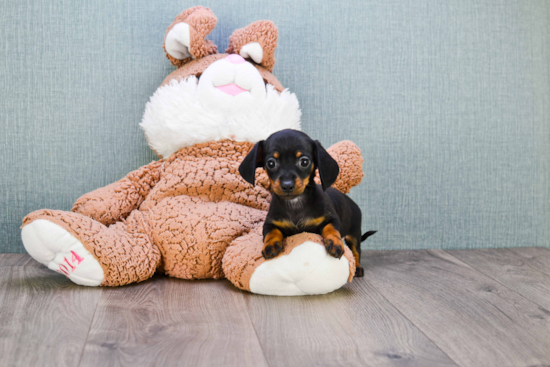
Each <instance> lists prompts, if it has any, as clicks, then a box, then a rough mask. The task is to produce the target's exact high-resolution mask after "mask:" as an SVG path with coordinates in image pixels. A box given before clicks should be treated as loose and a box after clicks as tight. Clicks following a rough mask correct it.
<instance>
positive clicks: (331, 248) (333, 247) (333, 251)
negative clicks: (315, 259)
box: [323, 236, 344, 259]
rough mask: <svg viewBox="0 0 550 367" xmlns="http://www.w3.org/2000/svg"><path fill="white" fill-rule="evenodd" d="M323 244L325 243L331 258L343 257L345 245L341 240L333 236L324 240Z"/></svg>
mask: <svg viewBox="0 0 550 367" xmlns="http://www.w3.org/2000/svg"><path fill="white" fill-rule="evenodd" d="M323 242H324V243H325V248H326V249H327V252H328V254H329V255H330V256H332V257H335V258H337V259H339V258H341V257H342V255H343V254H344V244H343V243H342V240H341V239H339V238H337V237H332V236H331V237H328V238H325V239H323Z"/></svg>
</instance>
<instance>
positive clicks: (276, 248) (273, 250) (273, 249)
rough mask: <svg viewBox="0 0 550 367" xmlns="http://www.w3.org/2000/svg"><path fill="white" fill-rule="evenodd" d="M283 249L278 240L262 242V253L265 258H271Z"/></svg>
mask: <svg viewBox="0 0 550 367" xmlns="http://www.w3.org/2000/svg"><path fill="white" fill-rule="evenodd" d="M281 251H283V244H282V242H280V241H269V242H266V243H264V248H263V250H262V255H263V256H264V258H265V259H266V260H269V259H273V258H274V257H276V256H277V255H279V253H280V252H281Z"/></svg>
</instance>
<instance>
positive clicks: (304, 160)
mask: <svg viewBox="0 0 550 367" xmlns="http://www.w3.org/2000/svg"><path fill="white" fill-rule="evenodd" d="M300 166H302V167H304V168H305V167H307V166H309V158H306V157H303V158H300Z"/></svg>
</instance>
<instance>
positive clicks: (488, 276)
mask: <svg viewBox="0 0 550 367" xmlns="http://www.w3.org/2000/svg"><path fill="white" fill-rule="evenodd" d="M443 251H444V252H445V253H447V254H448V255H449V256H452V257H454V258H455V259H457V260H458V261H460V262H463V263H464V264H466V265H468V266H469V267H471V268H472V269H474V270H476V271H477V272H478V273H480V274H483V275H485V276H486V277H487V278H490V279H492V280H494V281H495V282H497V283H499V284H500V285H502V286H503V287H505V288H506V289H508V290H509V291H511V292H514V293H515V294H517V295H519V296H520V297H522V298H523V299H525V300H527V301H528V302H531V303H533V304H535V305H537V306H539V307H540V308H541V309H542V310H545V311H546V313H549V314H550V310H548V309H547V308H546V307H544V306H542V305H540V304H539V303H538V302H536V301H534V300H532V299H529V298H527V297H525V296H524V295H523V294H521V293H519V292H518V291H516V290H514V289H512V288H510V286H508V285H507V284H504V283H502V282H501V281H500V280H498V279H497V278H495V277H493V276H491V275H489V274H486V273H485V272H483V271H482V270H480V269H478V268H477V267H475V266H474V265H472V264H470V263H468V262H466V260H462V259H459V258H457V257H456V256H454V255H452V254H450V253H449V252H448V251H447V250H443ZM514 254H516V252H514ZM523 258H525V257H523ZM530 267H531V266H530ZM531 268H533V267H531ZM533 269H535V270H537V271H538V272H540V273H543V274H545V273H544V272H542V271H540V270H538V269H536V268H533ZM549 275H550V274H549Z"/></svg>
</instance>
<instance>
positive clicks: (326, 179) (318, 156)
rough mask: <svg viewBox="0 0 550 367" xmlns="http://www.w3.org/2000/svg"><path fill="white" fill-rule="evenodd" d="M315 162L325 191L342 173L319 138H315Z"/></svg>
mask: <svg viewBox="0 0 550 367" xmlns="http://www.w3.org/2000/svg"><path fill="white" fill-rule="evenodd" d="M315 164H316V165H317V169H318V170H319V177H320V178H321V185H322V186H323V191H324V190H326V189H327V188H329V187H330V186H331V185H332V184H333V183H334V181H336V179H337V178H338V174H339V173H340V167H339V166H338V163H337V162H336V161H335V160H334V158H332V157H331V156H330V154H328V152H327V151H326V150H325V148H323V146H322V145H321V143H319V141H318V140H315Z"/></svg>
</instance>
